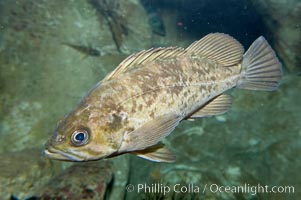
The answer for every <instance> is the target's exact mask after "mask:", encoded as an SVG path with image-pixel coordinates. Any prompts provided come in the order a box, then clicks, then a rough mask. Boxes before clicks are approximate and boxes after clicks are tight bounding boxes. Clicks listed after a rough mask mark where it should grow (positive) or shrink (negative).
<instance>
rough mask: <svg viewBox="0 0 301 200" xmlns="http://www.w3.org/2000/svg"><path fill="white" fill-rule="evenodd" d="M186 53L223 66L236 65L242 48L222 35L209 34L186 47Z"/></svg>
mask: <svg viewBox="0 0 301 200" xmlns="http://www.w3.org/2000/svg"><path fill="white" fill-rule="evenodd" d="M186 50H187V53H190V54H195V55H200V56H202V57H206V58H208V59H211V60H213V61H216V62H218V63H220V64H222V65H224V66H232V65H235V64H238V63H239V62H240V61H241V60H242V56H243V53H244V48H243V46H242V45H241V44H240V43H239V42H238V41H237V40H235V39H234V38H233V37H231V36H229V35H227V34H223V33H210V34H208V35H206V36H205V37H203V38H202V39H200V40H198V41H195V42H194V43H192V44H191V45H190V46H189V47H187V49H186Z"/></svg>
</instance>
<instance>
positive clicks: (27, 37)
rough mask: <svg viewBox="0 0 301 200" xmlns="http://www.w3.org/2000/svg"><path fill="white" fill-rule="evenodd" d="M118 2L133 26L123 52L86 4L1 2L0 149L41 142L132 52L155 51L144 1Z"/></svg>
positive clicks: (124, 40) (70, 1)
mask: <svg viewBox="0 0 301 200" xmlns="http://www.w3.org/2000/svg"><path fill="white" fill-rule="evenodd" d="M107 2H109V1H107ZM110 2H111V1H110ZM112 4H113V5H114V7H113V9H114V13H115V15H117V16H118V17H116V19H118V20H119V21H120V23H122V22H126V23H125V26H126V27H127V29H128V34H127V35H125V34H121V35H122V36H121V37H122V42H121V44H120V49H121V51H122V52H123V53H122V54H121V53H120V52H118V51H117V49H116V45H115V44H114V41H113V38H112V33H111V30H110V27H109V26H108V24H106V22H105V19H104V17H99V16H98V14H97V13H96V11H95V9H94V8H93V7H92V6H91V5H90V4H89V2H88V1H73V0H66V1H60V0H54V1H39V2H37V1H34V0H28V1H18V2H17V3H16V2H14V3H12V2H11V1H9V0H1V1H0V9H1V12H0V52H1V54H0V71H1V73H0V93H1V96H0V102H1V104H0V133H1V134H0V152H7V151H17V150H22V149H23V148H28V147H38V146H39V147H40V146H41V145H43V144H44V143H45V138H47V137H48V135H50V134H51V133H52V132H53V131H54V129H55V126H56V124H57V122H58V121H59V120H60V119H61V118H63V117H64V115H66V114H67V113H68V112H69V111H70V110H71V109H72V107H74V106H75V105H76V104H77V103H78V102H79V101H80V99H81V97H82V96H84V95H85V94H86V93H87V92H88V91H89V89H90V88H91V87H92V86H93V85H95V83H97V82H98V81H99V80H101V79H102V78H103V77H104V76H105V75H106V74H107V73H108V72H109V71H111V70H113V69H114V68H115V67H116V66H117V64H119V62H120V61H121V60H122V59H123V58H124V57H125V56H126V55H127V54H130V53H132V52H136V51H137V50H141V49H146V48H149V47H150V44H151V42H150V40H149V38H150V37H151V34H152V33H151V30H150V27H149V25H148V23H147V18H146V13H145V11H144V9H143V7H142V5H140V3H139V0H132V1H114V2H113V3H112ZM124 8H127V9H124ZM115 15H114V16H115ZM144 16H145V17H144ZM119 21H118V22H116V23H117V24H120V23H119ZM121 21H122V22H121ZM137 27H139V28H137ZM116 34H117V33H116ZM66 43H68V44H72V45H74V46H78V47H86V49H87V48H88V49H90V50H91V51H89V52H88V53H85V52H84V51H79V50H76V49H74V48H71V47H70V46H67V45H65V44H66ZM91 54H92V55H91ZM95 54H97V55H98V54H100V55H99V56H95Z"/></svg>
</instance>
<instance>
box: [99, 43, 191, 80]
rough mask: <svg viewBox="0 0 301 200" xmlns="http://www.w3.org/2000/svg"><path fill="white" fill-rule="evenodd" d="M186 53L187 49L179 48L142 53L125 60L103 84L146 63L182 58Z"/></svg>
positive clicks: (158, 49) (160, 48)
mask: <svg viewBox="0 0 301 200" xmlns="http://www.w3.org/2000/svg"><path fill="white" fill-rule="evenodd" d="M185 52H186V51H185V49H183V48H179V47H166V48H164V47H159V48H155V49H154V48H152V49H149V50H143V51H140V52H138V53H136V54H133V55H131V56H129V57H127V58H126V59H124V60H123V61H122V62H121V63H120V64H119V65H118V66H117V67H116V69H115V70H114V71H113V72H111V73H110V74H109V75H107V76H106V77H105V78H104V79H103V82H104V81H108V80H111V79H113V78H116V77H118V76H119V75H120V74H122V73H125V72H127V71H129V70H131V69H134V68H136V67H141V66H143V64H145V63H148V62H152V61H155V60H157V59H165V58H172V57H177V56H181V55H183V54H185Z"/></svg>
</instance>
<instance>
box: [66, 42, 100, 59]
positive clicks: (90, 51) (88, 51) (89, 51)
mask: <svg viewBox="0 0 301 200" xmlns="http://www.w3.org/2000/svg"><path fill="white" fill-rule="evenodd" d="M62 44H63V45H66V46H68V47H71V48H72V49H75V50H77V51H79V52H81V53H83V54H85V55H87V56H101V55H102V54H101V52H100V51H99V50H98V49H96V48H93V47H89V46H83V45H76V44H70V43H62Z"/></svg>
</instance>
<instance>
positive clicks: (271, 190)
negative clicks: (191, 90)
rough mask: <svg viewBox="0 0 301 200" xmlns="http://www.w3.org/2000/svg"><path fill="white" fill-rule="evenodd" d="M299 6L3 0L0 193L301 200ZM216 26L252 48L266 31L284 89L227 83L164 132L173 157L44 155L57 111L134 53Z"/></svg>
mask: <svg viewBox="0 0 301 200" xmlns="http://www.w3.org/2000/svg"><path fill="white" fill-rule="evenodd" d="M300 10H301V3H300V2H299V1H298V0H287V1H285V0H278V1H277V0H273V1H272V0H268V1H263V0H251V1H246V0H243V1H239V0H231V1H218V0H213V1H198V0H185V1H184V0H176V1H172V0H164V1H159V0H141V1H139V0H128V1H118V0H112V1H109V0H87V1H85V0H78V1H77V0H76V1H75V0H65V1H59V0H53V1H42V0H40V1H34V0H26V1H10V0H0V200H2V199H103V198H107V199H112V200H115V199H298V197H299V196H300V195H301V194H300V189H299V188H300V183H301V176H300V173H299V172H300V168H301V160H300V153H301V143H300V141H301V140H300V139H301V125H300V120H301V107H300V105H299V104H300V98H301V94H300V88H301V81H300V69H301V68H300V66H301V61H300V57H299V55H300V47H301V26H300V20H301V11H300ZM210 32H223V33H227V34H230V35H232V36H233V37H234V38H236V39H237V40H239V41H240V42H241V43H242V44H243V45H244V47H245V49H247V48H248V47H249V45H250V44H251V43H252V42H253V41H254V40H255V39H256V38H257V37H259V36H260V35H263V36H264V37H265V38H266V39H267V40H268V42H269V43H270V44H271V46H272V47H273V48H274V49H275V51H276V52H277V55H278V57H279V58H280V60H281V62H282V64H283V69H284V77H283V79H282V81H281V85H280V87H279V89H278V90H277V91H274V92H256V91H245V90H233V91H229V94H231V95H232V96H233V97H234V102H233V106H232V109H231V111H229V112H228V113H226V114H224V115H221V116H217V117H210V118H204V119H198V120H195V121H193V122H192V121H183V122H181V123H180V125H179V126H177V128H176V130H175V131H173V132H172V134H171V135H170V136H168V137H167V138H166V139H165V140H164V143H165V144H166V145H167V146H168V147H169V148H170V149H171V150H172V152H174V154H175V155H176V157H177V160H176V162H175V163H172V164H164V163H155V162H151V161H148V160H144V159H142V158H139V157H136V156H134V155H128V154H126V155H121V156H119V157H116V158H111V159H108V160H106V161H96V162H89V163H71V162H62V161H53V160H49V159H47V158H45V157H44V156H43V155H42V150H43V149H44V144H45V143H46V141H47V139H48V138H49V137H50V136H51V134H52V133H53V131H54V129H55V128H56V125H57V123H58V122H59V120H60V119H62V118H63V117H64V116H65V115H66V114H68V113H69V112H70V111H71V110H72V109H73V108H74V107H75V106H76V105H77V104H78V102H79V101H80V99H81V98H82V97H83V96H84V95H85V94H87V92H88V91H89V90H90V89H91V88H92V87H93V86H94V85H95V84H96V83H97V82H98V81H99V80H101V79H102V78H103V77H104V76H105V75H106V74H107V73H109V72H110V71H112V70H113V69H114V68H115V67H116V66H117V65H118V64H119V63H120V62H121V61H122V60H123V59H124V58H126V57H127V56H128V55H130V54H132V53H135V52H138V51H140V50H143V49H149V48H151V47H159V46H162V47H165V46H181V47H187V46H188V45H189V44H190V43H191V42H193V41H195V40H197V39H200V38H201V37H203V36H204V35H206V34H208V33H210ZM72 45H73V47H72ZM74 46H77V47H80V48H75V47H74ZM298 74H299V75H298ZM274 186H275V187H274ZM239 187H240V191H239V189H238V188H239Z"/></svg>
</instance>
